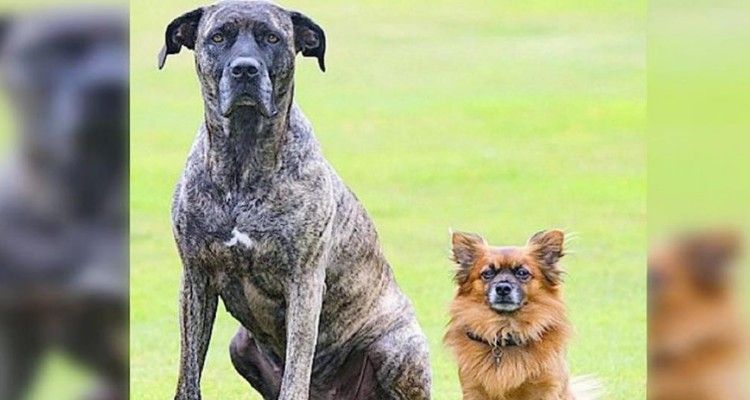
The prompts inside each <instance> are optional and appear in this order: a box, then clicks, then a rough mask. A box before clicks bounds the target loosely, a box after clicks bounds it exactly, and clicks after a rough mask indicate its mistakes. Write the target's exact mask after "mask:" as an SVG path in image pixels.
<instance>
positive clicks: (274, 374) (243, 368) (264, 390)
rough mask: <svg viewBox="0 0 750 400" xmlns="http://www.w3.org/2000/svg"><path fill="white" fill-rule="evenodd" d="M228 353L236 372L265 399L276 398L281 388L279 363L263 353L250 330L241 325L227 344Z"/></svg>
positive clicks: (272, 399)
mask: <svg viewBox="0 0 750 400" xmlns="http://www.w3.org/2000/svg"><path fill="white" fill-rule="evenodd" d="M229 355H230V357H231V359H232V364H234V368H235V369H236V370H237V372H238V373H239V374H240V375H242V377H243V378H245V380H247V381H248V382H249V383H250V385H251V386H252V387H253V388H254V389H255V390H257V391H258V393H260V395H261V396H263V398H264V399H265V400H275V399H276V398H278V396H279V391H280V390H281V374H282V368H281V365H280V364H279V363H276V362H274V360H272V359H271V358H270V357H269V356H267V355H266V354H264V353H263V352H262V351H261V350H260V349H259V348H258V346H257V345H256V343H255V339H253V337H252V335H251V334H250V332H248V331H247V330H246V329H245V328H244V327H242V326H240V329H239V330H238V331H237V333H236V334H235V335H234V338H233V339H232V343H231V344H230V345H229Z"/></svg>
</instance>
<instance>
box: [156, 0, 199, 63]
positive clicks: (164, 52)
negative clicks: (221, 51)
mask: <svg viewBox="0 0 750 400" xmlns="http://www.w3.org/2000/svg"><path fill="white" fill-rule="evenodd" d="M201 17H203V8H197V9H195V10H193V11H190V12H188V13H185V14H183V15H181V16H179V17H177V18H175V20H174V21H172V22H171V23H170V24H169V25H167V30H166V32H164V47H162V49H161V51H160V52H159V69H162V68H164V63H165V62H166V61H167V56H168V55H170V54H177V53H179V52H180V49H181V48H182V46H185V47H187V48H188V49H190V50H193V49H195V40H196V36H197V34H198V24H199V23H200V21H201Z"/></svg>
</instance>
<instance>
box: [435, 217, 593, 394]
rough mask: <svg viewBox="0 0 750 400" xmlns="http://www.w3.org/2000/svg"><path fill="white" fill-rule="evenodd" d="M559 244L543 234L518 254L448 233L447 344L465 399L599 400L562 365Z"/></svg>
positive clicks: (589, 381)
mask: <svg viewBox="0 0 750 400" xmlns="http://www.w3.org/2000/svg"><path fill="white" fill-rule="evenodd" d="M564 237H565V235H564V233H563V232H562V231H559V230H551V231H543V232H539V233H537V234H535V235H534V236H532V238H531V239H529V242H528V243H527V244H526V246H523V247H494V246H490V245H488V244H487V242H486V241H485V240H484V239H483V238H482V237H480V236H478V235H475V234H470V233H461V232H455V233H453V235H452V242H453V243H452V244H453V247H452V258H453V261H454V262H455V263H456V266H457V269H456V274H455V281H456V284H457V285H458V289H457V292H456V296H455V298H454V300H453V302H452V304H451V307H450V316H451V320H450V323H449V325H448V332H447V333H446V335H445V339H444V341H445V343H446V345H447V346H448V347H449V348H450V349H451V350H452V351H453V353H454V355H455V357H456V359H457V361H458V366H459V377H460V379H461V386H462V389H463V398H464V400H539V399H556V400H589V399H597V398H599V396H600V394H601V385H600V384H599V382H598V381H597V380H596V379H595V378H593V377H580V378H573V379H571V378H570V376H569V373H568V366H567V363H566V361H565V351H566V345H567V342H568V339H569V337H570V335H571V330H572V327H571V325H570V322H569V320H568V318H567V316H566V312H565V304H564V302H563V300H562V294H561V286H562V279H561V277H562V273H563V271H562V269H561V268H560V267H559V265H558V263H559V260H560V258H562V257H563V255H564V252H563V241H564ZM506 310H511V311H506Z"/></svg>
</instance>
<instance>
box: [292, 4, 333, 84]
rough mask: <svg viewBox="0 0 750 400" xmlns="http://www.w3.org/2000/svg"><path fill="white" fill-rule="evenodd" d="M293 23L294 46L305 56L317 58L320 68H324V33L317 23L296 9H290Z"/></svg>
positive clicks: (323, 69) (322, 69)
mask: <svg viewBox="0 0 750 400" xmlns="http://www.w3.org/2000/svg"><path fill="white" fill-rule="evenodd" d="M289 16H290V17H291V18H292V24H293V25H294V48H295V50H296V51H297V53H299V52H302V55H303V56H305V57H315V58H317V59H318V66H319V67H320V70H321V71H323V72H325V70H326V61H325V55H326V34H325V32H323V28H321V27H320V26H319V25H318V24H316V23H315V22H313V20H311V19H310V18H308V17H307V16H305V15H304V14H301V13H299V12H297V11H290V12H289Z"/></svg>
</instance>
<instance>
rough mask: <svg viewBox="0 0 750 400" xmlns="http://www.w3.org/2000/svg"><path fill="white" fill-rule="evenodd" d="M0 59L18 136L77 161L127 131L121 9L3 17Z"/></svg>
mask: <svg viewBox="0 0 750 400" xmlns="http://www.w3.org/2000/svg"><path fill="white" fill-rule="evenodd" d="M0 66H1V67H2V83H3V86H4V88H5V89H6V94H7V98H8V99H9V104H10V105H12V106H13V107H14V108H15V110H14V111H15V114H16V115H17V117H18V118H19V119H20V121H19V123H20V124H21V125H22V128H23V133H24V136H23V137H22V140H23V143H24V144H25V145H26V147H27V148H30V149H31V151H32V152H33V153H34V154H36V155H37V156H38V157H42V156H43V157H44V158H46V159H48V160H56V159H60V160H63V159H65V160H67V161H65V162H67V163H76V162H78V161H77V160H78V159H79V157H81V155H82V154H84V155H88V154H91V153H92V152H94V151H97V152H108V151H109V149H111V152H112V154H108V155H107V157H117V156H118V155H119V154H120V153H121V150H122V143H124V142H125V141H126V140H127V138H126V137H125V134H126V133H127V121H128V118H127V117H128V110H127V106H128V104H127V96H128V29H127V13H126V12H123V11H122V10H119V9H114V8H113V9H108V8H93V7H81V8H80V9H78V8H73V9H67V8H66V9H60V10H50V11H44V12H38V13H24V14H18V15H14V16H6V17H4V18H1V19H0Z"/></svg>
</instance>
